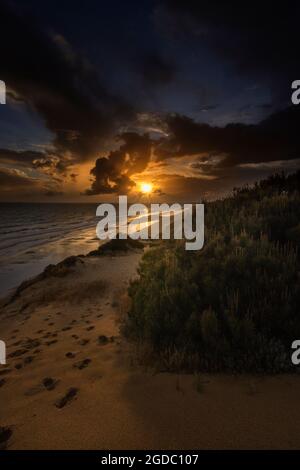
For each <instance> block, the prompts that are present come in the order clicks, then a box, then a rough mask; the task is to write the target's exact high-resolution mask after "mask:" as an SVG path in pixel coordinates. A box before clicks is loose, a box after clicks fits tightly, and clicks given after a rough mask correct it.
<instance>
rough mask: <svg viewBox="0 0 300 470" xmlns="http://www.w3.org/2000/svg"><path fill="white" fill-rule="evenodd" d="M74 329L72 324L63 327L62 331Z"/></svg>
mask: <svg viewBox="0 0 300 470" xmlns="http://www.w3.org/2000/svg"><path fill="white" fill-rule="evenodd" d="M69 330H72V327H71V326H65V327H64V328H62V329H61V331H69Z"/></svg>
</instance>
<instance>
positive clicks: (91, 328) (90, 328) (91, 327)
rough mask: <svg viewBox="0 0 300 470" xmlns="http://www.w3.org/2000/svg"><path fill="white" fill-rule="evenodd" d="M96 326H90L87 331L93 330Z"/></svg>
mask: <svg viewBox="0 0 300 470" xmlns="http://www.w3.org/2000/svg"><path fill="white" fill-rule="evenodd" d="M94 328H95V327H94V326H88V327H87V328H86V331H92V330H93V329H94Z"/></svg>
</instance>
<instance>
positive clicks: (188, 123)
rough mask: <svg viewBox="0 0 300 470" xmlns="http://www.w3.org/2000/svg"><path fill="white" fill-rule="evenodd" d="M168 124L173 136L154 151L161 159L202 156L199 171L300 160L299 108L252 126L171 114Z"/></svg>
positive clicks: (290, 108) (274, 115) (272, 116)
mask: <svg viewBox="0 0 300 470" xmlns="http://www.w3.org/2000/svg"><path fill="white" fill-rule="evenodd" d="M167 123H168V127H169V132H170V136H169V137H168V138H166V139H161V140H160V142H159V144H158V146H157V147H156V149H155V154H156V155H157V156H158V158H159V159H166V158H170V157H183V156H186V155H197V154H200V157H199V160H198V163H197V165H198V168H199V169H200V168H202V169H203V170H205V169H206V170H207V169H210V170H211V171H212V172H213V171H214V170H215V169H216V170H217V169H220V168H230V167H234V166H236V165H239V164H245V163H259V162H268V161H275V160H290V159H298V158H300V141H299V139H298V131H297V129H299V127H300V109H298V108H297V107H296V106H293V107H292V106H291V107H289V108H287V109H285V110H283V111H279V112H277V113H274V114H272V115H271V116H269V117H268V118H267V119H264V120H263V121H261V122H260V123H258V124H252V125H249V124H237V123H231V124H228V125H226V126H225V127H213V126H210V125H209V124H203V123H199V122H196V121H194V120H192V119H190V118H188V117H186V116H181V115H169V116H168V117H167ZM208 164H212V165H213V167H212V166H211V167H210V168H209V167H207V165H208ZM205 166H206V168H205Z"/></svg>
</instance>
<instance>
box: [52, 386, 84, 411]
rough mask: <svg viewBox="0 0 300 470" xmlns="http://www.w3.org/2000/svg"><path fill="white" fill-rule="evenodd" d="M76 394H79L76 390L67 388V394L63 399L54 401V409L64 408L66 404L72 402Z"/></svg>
mask: <svg viewBox="0 0 300 470" xmlns="http://www.w3.org/2000/svg"><path fill="white" fill-rule="evenodd" d="M78 392H79V389H78V388H75V387H72V388H69V390H68V391H67V393H66V394H65V395H64V396H63V397H61V398H59V399H58V400H56V402H55V403H54V404H55V406H56V408H63V407H64V406H66V405H67V403H70V402H71V401H72V400H74V398H75V397H76V395H77V393H78Z"/></svg>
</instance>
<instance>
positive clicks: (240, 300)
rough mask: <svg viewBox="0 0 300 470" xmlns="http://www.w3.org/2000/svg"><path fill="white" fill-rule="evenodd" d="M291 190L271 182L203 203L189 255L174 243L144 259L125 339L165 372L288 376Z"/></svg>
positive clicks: (297, 329) (298, 206)
mask: <svg viewBox="0 0 300 470" xmlns="http://www.w3.org/2000/svg"><path fill="white" fill-rule="evenodd" d="M295 182H299V174H296V175H293V176H290V177H284V176H282V175H279V177H278V178H276V177H272V178H270V179H269V180H266V181H265V182H261V183H259V184H257V185H255V186H254V188H245V189H242V190H235V192H234V194H233V196H232V197H230V198H228V199H225V200H223V201H216V202H214V203H209V204H208V205H207V208H206V211H207V213H206V242H205V244H204V247H203V249H202V250H200V251H198V252H188V251H185V249H184V243H183V242H181V241H174V242H173V243H162V244H161V245H160V246H158V247H156V248H153V249H150V250H149V251H148V252H146V253H145V255H144V257H143V259H142V262H141V264H140V267H139V275H140V276H139V279H138V280H136V281H134V282H133V283H132V284H131V286H130V289H129V295H130V297H131V300H132V305H131V309H130V311H129V312H128V316H127V318H126V320H125V324H124V333H125V334H126V335H127V336H128V337H129V338H131V339H132V340H134V341H137V342H138V343H140V344H145V345H147V349H148V350H149V348H151V350H152V354H153V358H155V360H161V361H162V362H163V363H164V365H165V366H166V367H167V368H169V369H170V370H173V369H174V368H176V369H185V370H192V371H195V370H208V371H216V370H230V371H256V372H263V371H267V372H272V373H273V372H280V371H286V370H289V369H290V367H291V362H290V353H291V351H290V347H291V343H292V341H293V340H294V339H295V338H299V337H300V315H299V310H298V305H299V304H300V282H299V280H300V276H299V272H300V271H299V264H300V263H299V253H298V247H299V232H300V231H299V220H300V196H299V185H297V184H296V183H295ZM175 359H176V360H175ZM174 364H176V367H175V366H174Z"/></svg>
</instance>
